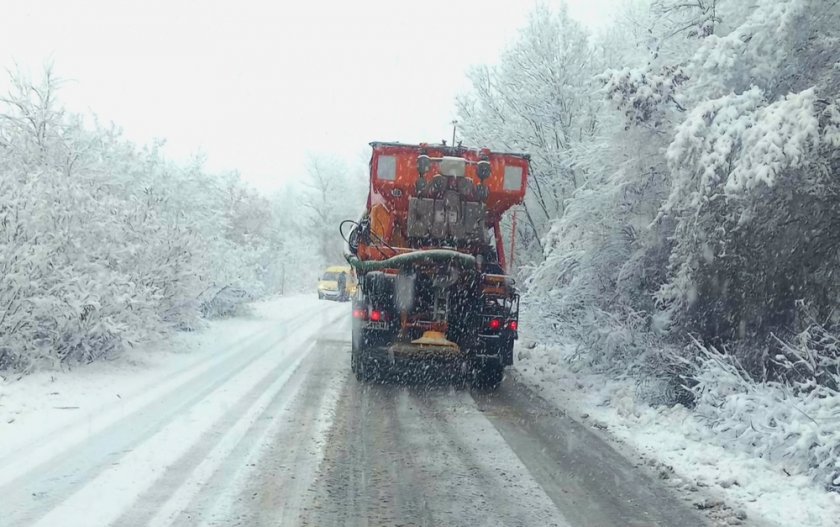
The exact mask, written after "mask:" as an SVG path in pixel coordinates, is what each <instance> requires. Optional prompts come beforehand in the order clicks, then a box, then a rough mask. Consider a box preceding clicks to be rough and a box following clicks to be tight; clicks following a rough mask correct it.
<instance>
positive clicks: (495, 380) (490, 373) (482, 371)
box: [473, 361, 505, 390]
mask: <svg viewBox="0 0 840 527" xmlns="http://www.w3.org/2000/svg"><path fill="white" fill-rule="evenodd" d="M474 373H475V376H474V377H473V387H474V388H478V389H482V390H495V389H497V388H498V387H499V385H500V384H501V383H502V379H504V376H505V367H504V366H502V364H501V363H499V362H496V361H490V362H485V363H484V364H478V365H476V368H475V370H474Z"/></svg>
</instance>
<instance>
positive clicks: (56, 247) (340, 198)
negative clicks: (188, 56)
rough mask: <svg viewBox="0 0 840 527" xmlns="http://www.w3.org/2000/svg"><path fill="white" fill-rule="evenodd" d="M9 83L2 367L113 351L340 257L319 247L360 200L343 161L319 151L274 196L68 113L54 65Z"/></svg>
mask: <svg viewBox="0 0 840 527" xmlns="http://www.w3.org/2000/svg"><path fill="white" fill-rule="evenodd" d="M11 81H12V88H11V90H10V93H8V94H7V95H4V96H0V371H2V370H6V371H18V372H27V371H31V370H32V369H35V368H39V367H48V368H59V367H66V366H69V365H72V364H78V363H85V362H90V361H94V360H97V359H100V358H105V357H113V356H114V355H116V354H118V353H120V352H121V351H123V350H125V349H126V348H128V347H131V346H136V345H138V344H141V343H143V342H147V341H149V340H153V339H155V338H159V337H161V336H163V335H165V334H167V333H168V332H170V331H172V330H192V329H195V328H197V327H199V326H200V325H201V324H202V320H203V319H205V318H208V317H217V316H228V315H231V314H233V313H235V312H236V311H237V309H238V306H239V305H240V304H242V303H243V302H246V301H248V300H252V299H254V298H257V297H260V296H264V295H268V294H276V293H284V292H291V291H296V290H300V289H302V288H307V287H308V288H312V287H314V283H315V278H316V276H317V274H318V271H319V270H320V268H321V267H322V265H323V264H325V263H331V262H332V261H333V260H334V259H335V258H336V257H337V255H334V254H332V253H331V252H329V251H330V250H331V248H330V247H326V248H325V247H324V246H323V244H322V243H321V242H322V240H323V239H324V238H325V236H326V235H327V232H329V235H330V236H332V237H337V235H336V233H337V230H336V229H337V227H336V226H337V225H338V220H337V219H336V218H337V217H338V216H341V218H342V219H343V218H344V217H352V215H351V216H346V214H350V212H351V211H352V212H353V213H355V210H356V207H357V206H358V204H357V203H356V202H355V201H354V200H353V199H350V198H348V196H350V197H352V196H353V195H354V194H353V193H352V192H350V193H349V194H348V189H347V188H342V185H345V186H346V185H347V176H346V175H345V174H346V173H347V172H349V171H348V170H347V169H346V167H344V166H342V165H341V164H340V163H339V162H337V161H334V160H331V159H330V158H328V157H326V156H314V157H313V158H312V161H311V166H310V170H309V173H308V174H301V177H300V178H297V179H293V183H292V184H290V185H288V186H287V187H286V188H284V189H283V191H281V192H278V193H277V194H276V195H273V196H269V197H266V196H264V195H262V194H260V193H258V192H257V191H255V190H254V189H252V188H250V187H249V186H248V185H247V184H246V183H244V182H243V181H242V180H241V179H240V178H239V176H238V174H236V173H227V174H212V173H209V172H208V171H207V170H206V169H205V168H204V167H203V162H202V159H201V157H200V156H197V157H196V158H195V159H193V160H191V161H189V162H187V163H175V162H172V161H171V160H168V159H167V158H166V157H165V156H164V155H163V153H162V152H163V147H164V143H163V142H162V141H161V142H157V143H153V144H150V145H137V144H134V143H132V142H131V141H129V140H128V139H126V138H125V137H124V136H123V134H122V132H121V131H120V129H119V128H118V127H117V126H115V125H113V124H104V123H101V122H99V120H98V119H96V118H95V117H94V116H85V115H80V114H75V113H72V112H70V111H68V110H65V109H64V107H63V106H62V104H61V102H60V95H61V94H60V87H61V81H60V79H58V78H57V77H56V75H55V73H54V72H53V71H52V70H51V69H47V70H46V71H45V72H44V74H43V76H42V77H41V78H40V79H36V80H32V79H29V78H27V76H26V75H23V74H14V75H13V77H12V79H11ZM280 167H281V163H278V170H280ZM362 191H363V189H362ZM360 192H361V191H360Z"/></svg>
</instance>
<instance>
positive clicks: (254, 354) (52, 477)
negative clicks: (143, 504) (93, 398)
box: [0, 307, 336, 525]
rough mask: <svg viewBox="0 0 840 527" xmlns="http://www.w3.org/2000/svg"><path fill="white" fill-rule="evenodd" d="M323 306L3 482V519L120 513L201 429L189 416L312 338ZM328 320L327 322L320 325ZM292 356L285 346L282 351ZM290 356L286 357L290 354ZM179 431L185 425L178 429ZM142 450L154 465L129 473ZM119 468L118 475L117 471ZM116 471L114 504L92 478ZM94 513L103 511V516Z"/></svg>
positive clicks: (79, 520) (85, 519) (81, 520)
mask: <svg viewBox="0 0 840 527" xmlns="http://www.w3.org/2000/svg"><path fill="white" fill-rule="evenodd" d="M320 310H321V308H320V307H313V308H312V310H311V311H310V310H307V311H305V312H303V313H300V314H298V315H296V316H294V317H292V318H291V319H289V320H285V321H278V324H279V325H280V327H279V328H278V329H272V330H269V331H268V332H267V333H265V334H263V335H262V336H261V337H260V338H259V339H257V341H254V340H249V341H248V343H249V344H253V348H246V349H242V350H239V351H236V352H230V354H229V355H227V356H225V358H223V359H221V360H219V361H217V362H214V363H213V365H212V366H210V367H209V368H206V369H203V370H202V371H201V373H199V374H197V375H195V376H192V377H190V378H188V379H187V380H186V381H185V382H183V383H181V384H179V385H178V386H177V387H175V388H174V389H171V390H170V391H167V392H165V393H164V394H162V395H160V396H159V397H156V398H155V399H153V400H152V401H150V402H147V403H146V404H145V405H144V406H143V407H142V408H140V409H139V410H137V411H135V412H133V413H131V414H129V415H127V416H125V417H124V418H122V419H121V420H119V421H117V422H115V423H113V424H111V425H110V426H108V427H106V428H105V429H104V430H102V431H100V432H98V433H96V434H94V435H92V436H90V437H89V438H88V439H87V440H86V441H84V442H83V443H82V444H81V445H77V446H76V447H75V448H73V449H71V450H68V451H67V452H64V453H63V454H62V455H61V456H58V457H57V458H55V459H52V460H50V461H48V462H47V463H43V464H42V465H40V466H39V467H37V468H36V469H34V470H32V471H31V472H30V473H28V474H26V475H24V476H23V477H21V478H18V479H17V480H15V481H12V482H11V483H9V484H8V485H6V486H4V487H2V488H0V492H1V493H2V495H3V496H4V501H5V502H7V503H10V504H11V506H10V507H8V508H7V512H6V514H5V517H6V520H4V521H9V522H10V524H11V525H25V524H28V523H31V522H35V521H37V520H38V519H39V518H42V517H43V519H44V522H45V523H46V524H47V525H56V524H61V525H73V524H77V525H99V524H104V523H107V522H108V521H109V520H108V518H109V516H114V515H118V514H119V513H120V510H119V508H120V503H117V502H116V501H115V499H114V498H115V497H119V496H122V497H123V499H125V496H129V498H128V502H127V503H123V504H122V505H123V506H127V505H130V503H131V501H133V499H134V498H136V496H137V493H138V492H141V491H142V490H143V489H142V488H138V483H139V482H138V481H136V480H137V479H143V478H142V477H140V476H143V477H145V478H150V477H151V478H155V477H157V475H156V472H155V471H160V470H162V469H161V468H160V467H161V466H162V465H165V463H166V462H171V460H170V459H169V458H171V457H172V455H173V451H183V450H185V449H186V448H188V447H189V446H190V445H189V444H188V445H183V444H180V443H179V441H180V440H181V437H179V435H182V434H188V433H195V431H194V430H190V423H188V422H184V421H185V418H190V416H191V414H192V413H197V415H199V416H200V413H201V411H202V410H206V409H207V407H208V404H209V403H208V402H209V401H211V400H213V398H214V397H215V399H218V400H220V401H221V403H222V404H232V403H231V402H230V401H227V402H225V399H224V398H225V396H227V397H228V398H230V397H231V395H232V396H233V397H234V400H235V396H236V394H230V393H228V392H230V391H231V385H235V384H236V383H237V382H241V380H247V378H248V377H249V376H250V377H253V376H255V375H259V374H261V373H262V372H265V371H266V368H265V365H263V364H262V362H266V361H268V362H270V361H271V360H274V359H272V356H273V355H274V354H272V351H273V350H276V347H277V345H278V344H280V343H282V342H284V341H295V340H301V341H302V340H305V338H306V336H307V335H306V334H303V335H302V334H301V333H302V330H304V332H305V330H306V329H308V330H309V331H310V333H311V332H312V331H313V330H317V329H318V328H319V327H320V326H316V325H315V324H314V323H318V322H319V321H318V320H311V319H313V317H312V314H313V313H315V312H318V311H320ZM323 316H326V315H325V314H324V315H322V318H323ZM333 318H336V317H333ZM303 319H310V320H309V322H308V323H307V324H304V325H303V326H300V325H296V323H297V322H299V321H300V320H303ZM313 322H314V323H313ZM324 322H325V321H320V323H321V324H323V323H324ZM286 355H288V354H287V353H281V356H282V357H285V356H286ZM266 357H267V358H266ZM283 360H284V361H286V359H285V358H284V359H283ZM210 410H213V409H212V408H210ZM215 411H217V410H215ZM179 418H180V419H179ZM194 419H195V418H194ZM175 430H177V431H179V432H178V433H174V432H173V431H175ZM161 435H163V436H166V437H167V438H168V440H169V441H170V443H169V444H168V445H167V444H164V445H163V446H162V448H161V450H159V451H158V452H148V448H145V449H144V447H147V446H148V443H150V440H153V439H154V438H156V437H158V436H161ZM158 439H160V438H159V437H158ZM140 455H145V456H146V459H145V462H146V464H147V465H148V467H144V466H142V464H143V463H141V466H138V467H136V468H138V469H139V476H131V475H127V474H125V472H126V470H125V469H124V468H123V467H121V466H120V465H121V464H123V463H125V462H126V461H127V460H128V459H131V460H136V459H137V458H138V457H139V456H140ZM164 468H165V466H164ZM144 470H145V472H144ZM115 474H116V475H118V476H119V477H114V475H115ZM109 477H111V479H114V480H115V482H114V484H113V485H112V486H110V487H109V488H107V491H108V495H109V497H108V499H107V501H108V503H102V501H103V500H99V499H98V498H97V496H96V495H95V494H92V490H91V489H93V488H97V487H96V486H92V483H94V482H96V481H97V480H99V481H108V478H109ZM152 481H153V480H152ZM149 483H151V482H149ZM74 493H75V494H74ZM64 505H66V507H65V506H64ZM86 509H87V510H86ZM85 510H86V512H85V513H84V514H83V513H82V511H85ZM62 511H65V512H63V513H62ZM95 512H98V513H99V514H100V515H99V516H96V515H95V514H94V513H95ZM52 518H54V519H55V521H53V520H51V519H52ZM56 521H57V523H56Z"/></svg>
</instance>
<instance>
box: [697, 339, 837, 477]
mask: <svg viewBox="0 0 840 527" xmlns="http://www.w3.org/2000/svg"><path fill="white" fill-rule="evenodd" d="M817 333H818V334H819V335H820V336H819V337H818V340H819V341H820V342H824V341H825V339H826V338H828V340H829V341H830V343H831V345H832V347H833V346H834V345H835V344H836V342H837V339H836V337H827V336H826V335H825V333H822V332H817ZM812 338H813V334H812V333H809V335H807V336H804V335H803V340H800V341H799V342H798V343H796V344H784V345H783V346H784V349H785V353H780V354H779V355H778V356H777V357H775V358H774V361H776V362H777V363H778V364H779V365H780V366H781V367H782V368H783V369H786V370H790V371H791V373H792V375H793V377H794V378H798V379H801V380H799V381H793V380H788V381H784V382H780V381H767V382H764V383H757V382H756V381H755V379H754V378H753V375H752V373H751V372H748V371H747V370H746V368H745V367H744V366H743V365H742V364H741V362H740V361H739V359H738V358H737V356H736V355H735V354H731V353H721V352H719V351H718V350H717V349H715V348H714V347H707V346H704V345H702V344H700V343H699V342H696V348H697V350H698V351H699V355H698V356H697V359H696V365H697V368H696V372H695V373H694V375H693V380H694V382H696V384H694V386H693V387H691V390H692V391H693V393H694V395H695V399H694V401H695V413H696V415H697V416H698V417H700V418H702V419H703V420H704V421H705V423H706V425H707V426H708V427H709V429H710V430H711V431H712V432H714V433H715V435H716V436H717V438H718V441H721V440H723V441H726V443H727V444H728V445H729V446H732V447H736V448H738V449H741V450H743V451H745V452H749V453H750V454H753V455H755V456H757V457H760V458H763V459H767V460H770V461H773V462H776V463H778V464H781V465H782V466H783V467H784V470H786V471H787V472H788V473H790V474H793V473H799V474H807V475H809V476H810V477H812V478H813V479H814V480H815V481H816V482H818V483H819V484H821V485H823V486H824V487H826V488H828V489H833V490H840V392H838V391H837V389H836V386H837V383H838V381H840V375H838V369H837V367H838V360H837V355H836V349H835V351H834V358H833V359H831V360H826V359H825V353H824V350H815V349H813V348H811V347H810V346H811V345H812V344H813V341H812ZM803 371H807V372H808V374H806V375H804V376H803ZM817 376H827V378H823V379H820V381H819V382H817V380H816V379H817ZM807 377H810V379H807ZM826 381H828V382H826ZM829 385H832V386H833V387H830V386H829Z"/></svg>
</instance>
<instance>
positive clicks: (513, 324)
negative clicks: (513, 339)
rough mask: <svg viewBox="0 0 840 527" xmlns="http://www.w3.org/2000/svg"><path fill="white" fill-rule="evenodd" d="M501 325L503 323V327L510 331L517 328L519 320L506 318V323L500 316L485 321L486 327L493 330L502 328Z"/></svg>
mask: <svg viewBox="0 0 840 527" xmlns="http://www.w3.org/2000/svg"><path fill="white" fill-rule="evenodd" d="M502 325H504V327H505V329H509V330H511V331H517V330H518V329H519V322H518V321H516V320H508V321H507V323H504V322H503V321H502V319H500V318H491V319H490V320H489V321H488V322H487V327H488V328H489V329H491V330H493V331H499V330H500V329H502Z"/></svg>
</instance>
